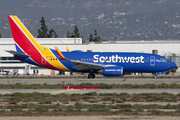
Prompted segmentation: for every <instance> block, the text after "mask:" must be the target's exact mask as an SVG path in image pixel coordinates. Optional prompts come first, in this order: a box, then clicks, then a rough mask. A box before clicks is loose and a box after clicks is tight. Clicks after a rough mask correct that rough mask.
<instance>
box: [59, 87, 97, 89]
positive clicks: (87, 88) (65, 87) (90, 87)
mask: <svg viewBox="0 0 180 120" xmlns="http://www.w3.org/2000/svg"><path fill="white" fill-rule="evenodd" d="M63 89H68V87H63ZM69 89H99V87H69Z"/></svg>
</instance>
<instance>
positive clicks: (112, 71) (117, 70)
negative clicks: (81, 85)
mask: <svg viewBox="0 0 180 120" xmlns="http://www.w3.org/2000/svg"><path fill="white" fill-rule="evenodd" d="M122 75H123V67H105V68H103V76H122Z"/></svg>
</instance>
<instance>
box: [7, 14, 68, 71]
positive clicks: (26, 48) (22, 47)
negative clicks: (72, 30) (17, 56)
mask: <svg viewBox="0 0 180 120" xmlns="http://www.w3.org/2000/svg"><path fill="white" fill-rule="evenodd" d="M8 19H9V23H10V26H11V31H12V35H13V38H14V41H15V42H16V49H17V52H18V53H24V54H26V55H28V56H30V57H29V58H30V59H31V60H32V61H33V62H35V63H37V64H38V65H40V66H44V67H46V68H49V69H54V70H64V71H69V69H67V68H66V67H65V66H64V65H63V64H61V63H60V62H59V61H58V60H54V61H52V60H51V59H50V58H48V57H47V55H48V56H52V57H53V58H56V56H55V55H54V53H53V52H52V51H51V50H50V49H49V48H47V47H43V46H41V45H40V44H38V43H37V41H36V40H35V39H34V37H33V36H32V35H31V33H30V32H29V31H28V30H27V28H26V27H25V26H24V25H23V24H22V22H21V21H20V20H19V19H18V18H17V17H16V16H15V15H9V16H8Z"/></svg>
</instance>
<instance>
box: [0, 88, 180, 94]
mask: <svg viewBox="0 0 180 120" xmlns="http://www.w3.org/2000/svg"><path fill="white" fill-rule="evenodd" d="M16 92H20V93H33V92H39V93H49V94H61V93H68V94H73V93H79V94H83V93H89V92H97V93H118V94H119V93H129V94H134V93H163V92H167V93H173V94H178V93H180V89H98V90H97V89H96V90H95V89H94V90H93V89H83V90H77V89H69V90H64V89H1V90H0V94H2V95H4V94H12V93H16Z"/></svg>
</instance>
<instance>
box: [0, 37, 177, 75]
mask: <svg viewBox="0 0 180 120" xmlns="http://www.w3.org/2000/svg"><path fill="white" fill-rule="evenodd" d="M36 40H37V42H38V43H39V44H41V45H43V46H46V47H48V48H52V49H54V48H55V46H56V47H58V48H59V50H60V51H66V47H69V49H70V50H72V51H73V50H82V51H85V52H86V51H88V52H90V51H93V52H141V53H152V51H153V50H154V52H155V53H157V54H159V55H162V56H165V57H167V58H168V59H169V60H171V61H173V62H175V63H176V64H177V65H178V66H180V57H179V56H180V41H162V40H155V41H114V42H104V43H101V44H95V43H94V44H93V43H90V44H82V39H81V38H36ZM14 44H15V42H14V40H13V38H0V51H1V52H0V74H2V73H1V72H2V71H3V70H7V69H8V70H9V69H11V71H12V70H15V69H24V71H23V73H32V71H31V72H30V71H29V70H30V69H33V70H34V71H36V70H37V69H39V68H38V67H36V66H33V65H28V64H27V63H22V62H20V61H19V60H15V59H14V58H13V55H12V54H10V53H7V52H6V51H5V50H16V49H15V46H14ZM51 71H52V70H47V69H40V70H39V72H38V74H48V75H50V74H52V72H51ZM36 73H37V72H36ZM57 73H58V71H56V73H55V74H57Z"/></svg>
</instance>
